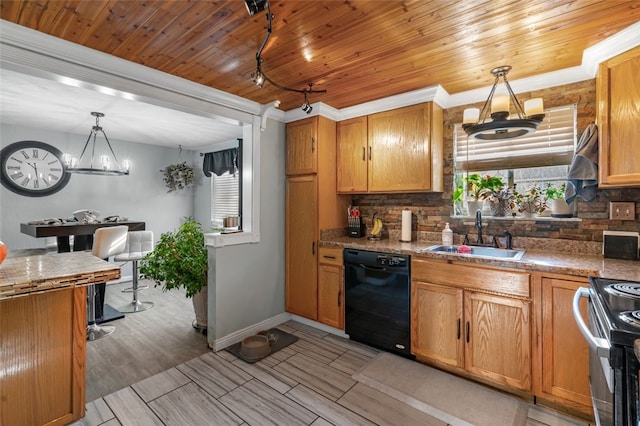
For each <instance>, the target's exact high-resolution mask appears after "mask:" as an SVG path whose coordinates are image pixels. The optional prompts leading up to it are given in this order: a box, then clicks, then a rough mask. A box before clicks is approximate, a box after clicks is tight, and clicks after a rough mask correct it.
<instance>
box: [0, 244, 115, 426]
mask: <svg viewBox="0 0 640 426" xmlns="http://www.w3.org/2000/svg"><path fill="white" fill-rule="evenodd" d="M118 278H120V268H119V267H118V266H116V265H115V264H113V263H109V262H106V261H104V260H102V259H99V258H97V257H95V256H93V255H91V253H89V252H72V253H51V254H44V255H36V256H25V257H9V258H7V259H6V260H5V261H4V263H2V265H0V336H2V338H1V339H0V424H3V425H22V424H25V425H26V424H28V425H44V424H47V425H65V424H69V423H71V422H73V421H75V420H77V419H79V418H81V417H83V416H84V406H85V400H84V399H85V365H86V359H85V357H86V340H85V339H86V306H87V303H86V286H87V285H89V284H94V283H101V282H105V281H109V280H114V279H118Z"/></svg>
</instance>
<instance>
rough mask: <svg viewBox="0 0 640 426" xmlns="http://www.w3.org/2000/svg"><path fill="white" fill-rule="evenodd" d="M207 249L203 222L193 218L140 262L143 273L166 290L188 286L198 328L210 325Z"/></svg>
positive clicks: (162, 238) (166, 237)
mask: <svg viewBox="0 0 640 426" xmlns="http://www.w3.org/2000/svg"><path fill="white" fill-rule="evenodd" d="M207 257H208V256H207V248H206V247H205V245H204V233H203V231H202V226H201V225H200V223H198V222H196V221H195V220H193V219H191V218H187V219H186V221H185V222H184V223H183V224H182V225H180V226H179V227H178V229H177V231H175V232H165V233H163V234H162V235H161V236H160V241H158V243H157V244H156V246H155V247H154V249H153V251H151V252H150V253H148V254H147V255H146V256H145V257H144V258H143V259H142V260H141V261H140V276H141V277H143V278H148V279H151V280H153V281H154V282H155V283H156V286H158V285H161V286H162V290H163V291H167V290H173V289H184V290H185V291H186V296H187V297H188V298H191V299H192V301H193V307H194V310H195V314H196V320H195V322H194V327H195V328H196V329H199V330H206V328H207V272H208V269H209V265H208V259H207Z"/></svg>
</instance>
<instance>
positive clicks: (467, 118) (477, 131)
mask: <svg viewBox="0 0 640 426" xmlns="http://www.w3.org/2000/svg"><path fill="white" fill-rule="evenodd" d="M510 70H511V66H509V65H503V66H500V67H497V68H494V69H492V70H491V74H493V75H494V76H495V80H494V82H493V87H491V91H490V92H489V97H488V98H487V100H486V102H485V103H484V106H483V107H482V110H479V109H478V108H467V109H465V110H464V113H463V120H462V128H463V129H464V131H465V132H466V133H467V135H469V137H470V138H475V139H482V140H497V139H512V138H519V137H521V136H524V135H527V134H529V133H531V132H535V131H536V129H537V128H538V126H539V125H540V123H541V122H542V120H543V119H544V107H543V104H542V98H534V99H529V100H527V101H525V103H524V109H523V108H522V106H521V105H520V102H519V101H518V99H517V98H516V95H515V94H514V93H513V90H512V89H511V86H510V85H509V82H508V81H507V73H508V72H509V71H510ZM500 79H502V82H503V84H504V88H506V92H507V93H506V94H505V93H504V92H502V93H500V94H496V88H497V87H498V83H499V82H500ZM510 103H512V104H513V105H514V107H515V110H516V115H517V118H515V117H514V118H511V119H510V118H509V106H510ZM489 110H490V111H491V113H489Z"/></svg>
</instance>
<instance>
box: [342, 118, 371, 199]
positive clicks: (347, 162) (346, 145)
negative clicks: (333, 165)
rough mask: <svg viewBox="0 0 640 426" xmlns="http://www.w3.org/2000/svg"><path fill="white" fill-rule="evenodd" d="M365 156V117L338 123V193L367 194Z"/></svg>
mask: <svg viewBox="0 0 640 426" xmlns="http://www.w3.org/2000/svg"><path fill="white" fill-rule="evenodd" d="M367 154H368V153H367V117H357V118H353V119H351V120H345V121H341V122H340V123H338V153H337V164H338V175H337V179H338V183H337V188H338V192H340V193H362V192H367V188H368V187H367V162H368V160H367Z"/></svg>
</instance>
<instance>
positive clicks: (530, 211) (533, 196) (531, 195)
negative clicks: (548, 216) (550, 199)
mask: <svg viewBox="0 0 640 426" xmlns="http://www.w3.org/2000/svg"><path fill="white" fill-rule="evenodd" d="M513 195H514V197H513V202H514V205H515V207H516V209H517V210H518V211H519V212H520V213H522V214H523V216H525V217H531V216H534V215H537V214H540V213H542V212H543V211H544V210H545V209H546V208H547V203H546V201H547V200H546V197H545V196H544V192H543V191H542V190H541V189H540V187H539V186H538V185H533V186H532V187H530V188H529V189H527V190H526V191H525V192H518V191H515V192H514V194H513Z"/></svg>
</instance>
